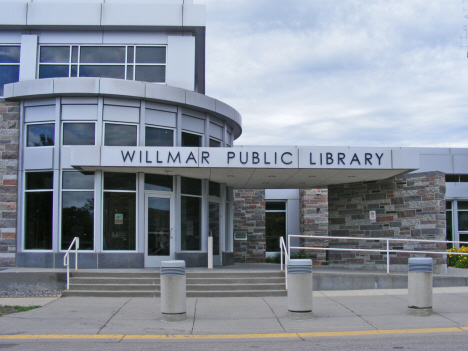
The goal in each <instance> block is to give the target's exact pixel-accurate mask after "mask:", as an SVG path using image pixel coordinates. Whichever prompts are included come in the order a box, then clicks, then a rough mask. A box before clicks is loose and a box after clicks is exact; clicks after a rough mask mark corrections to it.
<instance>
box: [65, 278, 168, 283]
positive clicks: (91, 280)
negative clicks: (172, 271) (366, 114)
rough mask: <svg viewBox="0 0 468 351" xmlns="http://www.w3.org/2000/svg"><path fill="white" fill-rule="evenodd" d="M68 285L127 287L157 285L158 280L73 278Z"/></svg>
mask: <svg viewBox="0 0 468 351" xmlns="http://www.w3.org/2000/svg"><path fill="white" fill-rule="evenodd" d="M70 284H90V285H94V284H96V285H99V284H127V285H131V284H134V285H140V284H142V285H151V284H155V285H159V284H160V280H159V278H125V277H120V278H107V277H77V278H75V277H73V278H71V279H70Z"/></svg>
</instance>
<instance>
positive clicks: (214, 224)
mask: <svg viewBox="0 0 468 351" xmlns="http://www.w3.org/2000/svg"><path fill="white" fill-rule="evenodd" d="M220 207H221V206H220V203H219V202H211V201H210V203H209V214H210V216H209V231H210V235H211V236H212V237H213V265H215V266H219V265H220V264H221V258H220V252H221V243H220V240H219V238H220V235H219V233H220V228H221V226H220V220H221V212H220Z"/></svg>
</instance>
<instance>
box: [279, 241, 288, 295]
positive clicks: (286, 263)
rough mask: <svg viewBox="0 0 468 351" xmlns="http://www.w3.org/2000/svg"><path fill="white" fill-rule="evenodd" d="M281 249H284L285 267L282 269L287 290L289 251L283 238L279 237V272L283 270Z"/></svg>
mask: <svg viewBox="0 0 468 351" xmlns="http://www.w3.org/2000/svg"><path fill="white" fill-rule="evenodd" d="M283 250H284V256H285V257H284V258H285V260H284V263H285V269H284V272H285V273H284V280H285V286H286V290H288V261H289V257H290V256H289V251H288V250H287V248H286V243H285V242H284V238H283V237H280V252H281V272H283Z"/></svg>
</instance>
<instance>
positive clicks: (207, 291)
mask: <svg viewBox="0 0 468 351" xmlns="http://www.w3.org/2000/svg"><path fill="white" fill-rule="evenodd" d="M186 274H187V297H258V296H286V293H287V292H286V289H285V283H284V273H280V272H273V271H264V272H249V271H245V272H238V271H237V272H226V271H223V272H216V270H213V271H210V272H187V273H186ZM67 296H94V297H159V296H160V280H159V271H149V272H145V271H139V272H122V271H112V270H108V271H103V270H100V271H85V272H83V271H82V272H73V273H71V274H70V290H69V291H64V292H63V293H62V297H67Z"/></svg>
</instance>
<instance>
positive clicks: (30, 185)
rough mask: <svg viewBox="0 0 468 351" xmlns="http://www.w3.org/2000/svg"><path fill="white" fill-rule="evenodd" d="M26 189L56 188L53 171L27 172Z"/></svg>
mask: <svg viewBox="0 0 468 351" xmlns="http://www.w3.org/2000/svg"><path fill="white" fill-rule="evenodd" d="M25 183H26V187H25V188H26V190H52V189H53V188H54V173H53V172H30V173H26V182H25Z"/></svg>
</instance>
